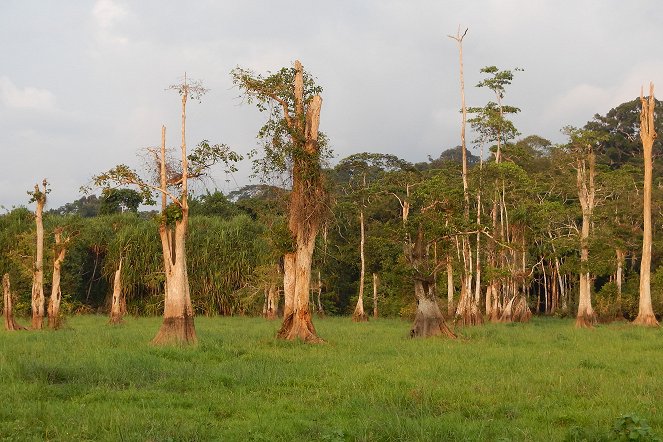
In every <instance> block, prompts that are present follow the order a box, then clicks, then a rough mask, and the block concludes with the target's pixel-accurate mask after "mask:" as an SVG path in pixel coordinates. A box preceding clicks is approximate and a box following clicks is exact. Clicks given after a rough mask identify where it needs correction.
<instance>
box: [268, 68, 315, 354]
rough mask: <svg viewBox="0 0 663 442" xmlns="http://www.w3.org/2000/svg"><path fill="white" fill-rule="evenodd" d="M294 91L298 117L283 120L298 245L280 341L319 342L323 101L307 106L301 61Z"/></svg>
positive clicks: (292, 229)
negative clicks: (314, 287) (316, 266)
mask: <svg viewBox="0 0 663 442" xmlns="http://www.w3.org/2000/svg"><path fill="white" fill-rule="evenodd" d="M293 91H294V98H295V115H294V116H291V115H290V114H289V111H288V109H287V108H286V109H284V112H285V114H284V118H285V119H286V123H287V124H288V125H289V126H290V129H291V133H293V134H294V135H293V136H292V139H293V144H294V146H295V147H296V152H295V153H294V155H293V158H292V161H293V167H292V192H291V193H290V207H289V220H288V227H289V229H290V234H291V235H292V237H293V239H294V242H295V244H296V250H295V256H294V270H295V272H294V293H293V304H292V312H288V314H286V315H285V316H284V318H283V324H282V326H281V329H280V330H279V332H278V337H279V338H282V339H297V338H299V339H302V340H304V341H306V342H320V341H321V339H320V338H319V337H318V334H317V332H316V330H315V327H314V326H313V322H312V321H311V311H310V308H309V294H310V292H309V290H310V284H311V263H312V260H313V250H314V248H315V238H316V236H317V235H318V231H319V230H320V225H321V220H322V207H323V201H324V188H323V182H322V172H321V167H320V159H319V150H320V147H319V145H318V128H319V126H320V110H321V108H322V98H321V97H320V96H319V95H314V96H313V97H312V98H311V99H310V100H309V102H308V103H304V69H303V67H302V64H301V63H300V62H299V60H297V61H295V79H294V85H293ZM306 105H308V107H307V108H306V110H305V107H306ZM286 272H287V268H286ZM286 293H287V292H286ZM286 296H287V294H286Z"/></svg>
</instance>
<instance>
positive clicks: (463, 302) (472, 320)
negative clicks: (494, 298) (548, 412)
mask: <svg viewBox="0 0 663 442" xmlns="http://www.w3.org/2000/svg"><path fill="white" fill-rule="evenodd" d="M465 35H467V29H465V32H463V34H462V35H461V33H460V27H458V31H457V32H456V35H449V36H448V37H449V38H451V39H453V40H456V42H457V44H458V62H459V69H460V98H461V115H462V121H461V125H460V142H461V152H462V159H463V164H462V178H463V199H464V216H465V221H466V223H469V220H470V196H469V190H468V183H467V144H466V140H465V129H466V126H467V106H466V105H465V77H464V74H463V39H464V38H465ZM462 245H463V278H462V279H461V289H460V299H459V301H458V306H457V308H456V317H457V318H458V320H459V323H460V324H462V325H474V324H481V323H483V317H482V316H481V312H480V311H479V305H478V296H476V293H473V291H472V273H473V271H472V268H473V257H472V247H471V244H470V236H469V234H464V235H463V238H462ZM477 270H478V269H477Z"/></svg>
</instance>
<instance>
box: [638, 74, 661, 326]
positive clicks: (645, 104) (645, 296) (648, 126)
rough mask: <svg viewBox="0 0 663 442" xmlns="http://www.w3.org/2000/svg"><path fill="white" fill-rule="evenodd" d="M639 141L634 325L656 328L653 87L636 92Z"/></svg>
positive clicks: (650, 85) (654, 103)
mask: <svg viewBox="0 0 663 442" xmlns="http://www.w3.org/2000/svg"><path fill="white" fill-rule="evenodd" d="M640 103H641V105H642V109H641V111H640V139H641V140H642V147H643V150H644V163H645V182H644V205H643V218H644V223H643V235H642V259H641V260H640V302H639V305H638V316H637V317H636V318H635V320H634V321H633V323H634V324H638V325H646V326H650V327H658V321H657V320H656V316H654V309H653V308H652V303H651V248H652V223H651V192H652V148H653V145H654V140H655V139H656V130H655V128H654V106H655V105H656V100H655V99H654V84H653V83H650V84H649V97H648V98H647V99H645V98H644V96H643V92H642V90H640Z"/></svg>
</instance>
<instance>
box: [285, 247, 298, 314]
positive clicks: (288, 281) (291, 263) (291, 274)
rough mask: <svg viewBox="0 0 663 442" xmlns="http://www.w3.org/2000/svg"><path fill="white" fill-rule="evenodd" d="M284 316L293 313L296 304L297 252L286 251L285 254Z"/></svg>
mask: <svg viewBox="0 0 663 442" xmlns="http://www.w3.org/2000/svg"><path fill="white" fill-rule="evenodd" d="M283 297H284V298H285V299H284V300H285V305H284V307H283V317H284V318H285V317H287V316H289V315H292V312H293V310H294V304H295V254H294V253H286V254H285V255H284V256H283Z"/></svg>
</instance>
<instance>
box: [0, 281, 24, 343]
mask: <svg viewBox="0 0 663 442" xmlns="http://www.w3.org/2000/svg"><path fill="white" fill-rule="evenodd" d="M2 289H3V292H4V307H3V316H4V317H5V330H8V331H13V330H25V327H23V326H22V325H20V324H18V323H17V322H16V320H15V319H14V310H13V305H14V303H13V299H12V293H11V286H10V283H9V273H5V274H4V276H3V277H2Z"/></svg>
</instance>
